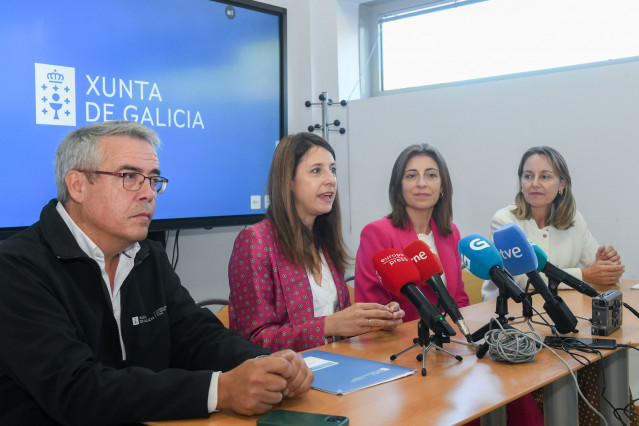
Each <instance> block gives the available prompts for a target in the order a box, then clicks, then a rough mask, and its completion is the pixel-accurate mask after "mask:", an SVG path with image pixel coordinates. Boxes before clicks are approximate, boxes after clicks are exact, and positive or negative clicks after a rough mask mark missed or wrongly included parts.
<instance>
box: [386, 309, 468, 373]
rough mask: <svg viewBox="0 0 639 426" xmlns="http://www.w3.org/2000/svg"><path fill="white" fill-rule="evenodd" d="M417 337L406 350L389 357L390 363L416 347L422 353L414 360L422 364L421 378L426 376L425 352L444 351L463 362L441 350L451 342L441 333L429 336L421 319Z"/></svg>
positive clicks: (448, 337) (460, 358)
mask: <svg viewBox="0 0 639 426" xmlns="http://www.w3.org/2000/svg"><path fill="white" fill-rule="evenodd" d="M417 336H418V337H416V338H414V339H413V344H412V345H411V346H409V347H407V348H406V349H404V350H402V351H400V352H398V353H396V354H393V355H391V357H390V359H391V361H395V360H396V359H397V358H398V357H399V356H400V355H401V354H403V353H404V352H406V351H409V350H411V349H413V348H414V347H416V346H421V347H422V352H421V353H420V354H418V355H417V357H416V358H417V361H421V362H422V376H426V352H428V351H429V350H431V349H432V348H433V347H434V348H435V349H436V350H440V351H444V352H445V353H447V354H448V355H450V356H452V357H453V358H455V359H456V360H457V361H462V360H463V358H462V357H461V356H459V355H457V354H454V353H452V352H450V351H448V350H446V349H444V348H443V344H444V343H450V341H451V339H450V336H448V335H445V334H442V333H435V332H433V334H432V335H431V334H430V330H429V328H428V327H427V326H426V323H425V322H424V320H422V319H420V320H419V322H418V323H417ZM453 341H455V342H459V343H464V344H467V345H470V343H467V342H462V341H461V340H455V339H453ZM471 346H472V345H471Z"/></svg>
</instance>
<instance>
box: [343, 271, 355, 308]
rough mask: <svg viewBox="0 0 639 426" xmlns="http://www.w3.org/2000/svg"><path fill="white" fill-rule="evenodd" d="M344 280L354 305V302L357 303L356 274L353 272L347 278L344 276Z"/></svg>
mask: <svg viewBox="0 0 639 426" xmlns="http://www.w3.org/2000/svg"><path fill="white" fill-rule="evenodd" d="M344 282H345V283H346V285H347V287H348V295H349V296H350V298H351V305H352V304H353V303H355V275H354V274H351V275H349V276H347V277H346V278H344ZM349 283H352V284H349Z"/></svg>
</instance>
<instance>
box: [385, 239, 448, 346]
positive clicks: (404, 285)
mask: <svg viewBox="0 0 639 426" xmlns="http://www.w3.org/2000/svg"><path fill="white" fill-rule="evenodd" d="M373 265H375V273H376V274H377V277H378V278H379V280H380V282H381V283H382V285H383V286H384V287H385V288H386V289H387V290H388V291H390V292H391V294H393V295H395V296H398V297H400V296H404V297H406V298H407V299H408V300H409V301H410V303H411V304H412V305H413V306H415V308H417V312H418V313H419V316H420V318H421V319H422V320H423V321H424V323H425V324H426V327H428V328H430V329H431V330H433V332H435V333H441V334H445V335H448V336H454V335H455V334H456V333H455V330H454V329H453V328H452V327H451V326H450V324H448V323H447V322H446V320H445V319H444V317H443V316H442V314H441V312H439V310H438V309H437V308H436V307H435V305H433V304H432V303H430V301H429V300H428V299H426V296H424V294H423V293H422V292H421V291H420V290H419V288H417V286H416V285H415V283H418V282H419V271H418V270H417V268H416V267H415V264H414V263H413V262H411V260H410V259H409V258H407V257H406V255H405V254H404V253H402V252H401V251H399V250H397V249H384V250H381V251H380V252H378V253H376V254H375V255H374V256H373Z"/></svg>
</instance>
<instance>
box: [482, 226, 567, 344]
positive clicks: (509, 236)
mask: <svg viewBox="0 0 639 426" xmlns="http://www.w3.org/2000/svg"><path fill="white" fill-rule="evenodd" d="M493 239H494V240H495V245H496V246H497V247H498V248H499V252H500V253H501V256H502V258H503V259H504V265H505V266H506V269H508V272H510V273H511V274H513V275H521V274H526V276H528V279H529V281H530V283H531V284H532V286H533V287H534V288H535V290H537V292H538V293H539V294H541V297H543V298H544V301H545V303H544V310H545V311H546V312H548V315H549V316H550V318H552V320H553V321H554V323H555V327H556V328H557V331H559V332H560V333H562V334H564V333H571V332H573V331H575V326H576V325H577V318H575V316H574V315H573V313H572V311H571V310H570V308H568V306H567V305H566V303H565V302H564V301H563V299H562V298H561V297H559V296H554V295H553V294H552V293H551V292H550V290H549V289H548V286H547V285H546V283H545V282H544V280H543V279H542V278H541V275H539V272H537V266H538V263H537V256H536V255H535V250H533V248H532V246H531V245H530V243H529V242H528V238H527V237H526V234H524V231H522V230H521V228H520V227H519V226H517V225H516V224H514V223H509V224H507V225H504V226H502V227H501V228H499V229H498V230H497V231H495V233H494V234H493Z"/></svg>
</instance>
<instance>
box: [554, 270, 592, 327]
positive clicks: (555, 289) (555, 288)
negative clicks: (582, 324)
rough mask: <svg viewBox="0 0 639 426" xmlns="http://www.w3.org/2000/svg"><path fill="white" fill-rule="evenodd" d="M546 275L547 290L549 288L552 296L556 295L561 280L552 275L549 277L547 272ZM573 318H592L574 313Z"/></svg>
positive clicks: (590, 320) (588, 319)
mask: <svg viewBox="0 0 639 426" xmlns="http://www.w3.org/2000/svg"><path fill="white" fill-rule="evenodd" d="M546 276H547V277H548V290H550V294H552V295H553V296H557V288H558V287H559V284H560V283H561V281H558V280H556V279H555V278H554V277H551V276H550V275H548V274H546ZM575 318H581V319H582V320H586V321H589V322H592V318H586V317H582V316H579V315H575Z"/></svg>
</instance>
